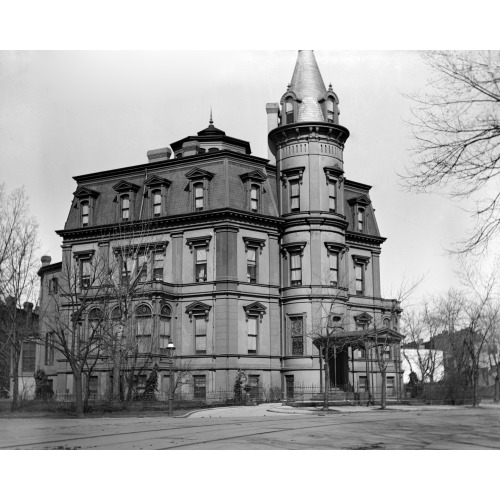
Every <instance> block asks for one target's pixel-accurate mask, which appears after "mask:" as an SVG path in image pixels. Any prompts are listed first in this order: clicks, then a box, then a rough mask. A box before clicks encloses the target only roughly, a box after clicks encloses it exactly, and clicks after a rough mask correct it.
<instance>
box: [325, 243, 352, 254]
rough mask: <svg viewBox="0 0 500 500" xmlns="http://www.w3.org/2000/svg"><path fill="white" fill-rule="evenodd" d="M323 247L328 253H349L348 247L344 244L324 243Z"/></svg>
mask: <svg viewBox="0 0 500 500" xmlns="http://www.w3.org/2000/svg"><path fill="white" fill-rule="evenodd" d="M325 247H326V248H327V250H328V251H329V252H338V253H344V252H348V251H349V247H348V246H347V245H345V244H344V243H335V242H330V241H325Z"/></svg>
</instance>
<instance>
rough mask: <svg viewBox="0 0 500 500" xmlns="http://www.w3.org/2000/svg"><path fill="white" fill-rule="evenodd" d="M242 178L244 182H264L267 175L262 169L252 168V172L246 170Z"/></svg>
mask: <svg viewBox="0 0 500 500" xmlns="http://www.w3.org/2000/svg"><path fill="white" fill-rule="evenodd" d="M240 179H241V180H242V181H243V182H246V181H247V180H251V181H255V182H259V183H262V182H264V181H265V180H266V179H267V175H265V174H263V173H262V172H261V171H260V170H257V169H256V170H252V171H251V172H245V173H244V174H241V175H240Z"/></svg>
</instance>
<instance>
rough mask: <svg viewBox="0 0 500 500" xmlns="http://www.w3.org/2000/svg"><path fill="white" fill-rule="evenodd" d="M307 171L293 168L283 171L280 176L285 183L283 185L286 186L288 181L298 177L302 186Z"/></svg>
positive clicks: (303, 168) (302, 168)
mask: <svg viewBox="0 0 500 500" xmlns="http://www.w3.org/2000/svg"><path fill="white" fill-rule="evenodd" d="M305 169H306V167H293V168H289V169H287V170H283V171H282V172H281V176H280V178H281V181H282V182H283V184H285V183H286V181H287V180H290V178H292V179H293V178H294V177H298V179H299V183H300V184H302V177H303V175H304V170H305Z"/></svg>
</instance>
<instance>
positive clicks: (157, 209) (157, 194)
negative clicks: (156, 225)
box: [152, 189, 161, 217]
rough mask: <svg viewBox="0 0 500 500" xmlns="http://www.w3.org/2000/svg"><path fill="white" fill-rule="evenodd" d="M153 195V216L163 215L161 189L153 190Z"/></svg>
mask: <svg viewBox="0 0 500 500" xmlns="http://www.w3.org/2000/svg"><path fill="white" fill-rule="evenodd" d="M152 196H153V217H160V215H161V191H160V190H159V189H156V190H154V191H153V192H152Z"/></svg>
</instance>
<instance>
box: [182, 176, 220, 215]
mask: <svg viewBox="0 0 500 500" xmlns="http://www.w3.org/2000/svg"><path fill="white" fill-rule="evenodd" d="M213 176H214V174H212V172H207V171H206V170H202V169H201V168H198V167H195V168H192V169H191V170H190V171H189V172H188V173H187V174H186V177H187V178H188V179H189V188H188V189H189V192H190V196H191V210H192V211H193V212H200V211H202V210H206V209H207V208H209V207H210V203H209V188H210V181H211V180H212V178H213Z"/></svg>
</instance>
